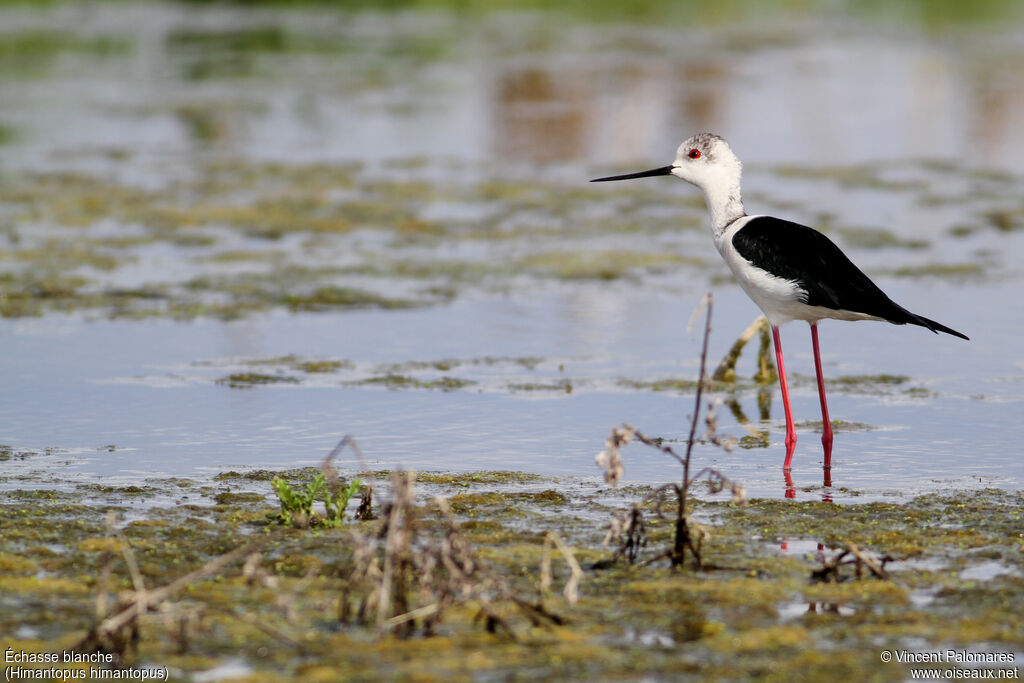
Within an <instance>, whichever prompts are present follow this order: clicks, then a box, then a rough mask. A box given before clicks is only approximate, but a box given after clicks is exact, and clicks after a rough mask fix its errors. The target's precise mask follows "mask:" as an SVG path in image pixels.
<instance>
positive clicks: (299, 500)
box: [270, 472, 363, 527]
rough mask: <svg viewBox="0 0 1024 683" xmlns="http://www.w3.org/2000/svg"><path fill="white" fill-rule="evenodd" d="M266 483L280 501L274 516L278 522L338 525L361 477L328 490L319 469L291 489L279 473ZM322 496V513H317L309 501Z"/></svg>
mask: <svg viewBox="0 0 1024 683" xmlns="http://www.w3.org/2000/svg"><path fill="white" fill-rule="evenodd" d="M270 485H271V486H273V487H274V491H275V492H276V493H277V497H278V499H279V500H280V501H281V512H280V513H279V514H278V517H277V518H278V520H279V521H280V522H281V523H282V524H288V525H291V526H295V527H307V526H312V525H314V524H316V525H320V526H330V527H335V526H341V524H342V523H343V522H344V521H345V510H346V508H347V507H348V502H349V501H350V500H351V499H352V496H354V495H356V494H357V493H359V490H360V489H361V488H362V486H363V482H362V480H361V479H353V480H352V481H351V482H350V483H349V485H348V486H347V487H338V488H337V490H335V491H333V492H332V491H331V490H330V488H329V487H328V486H327V479H326V477H325V476H324V473H323V472H317V474H316V476H315V477H314V478H313V481H312V482H310V483H309V484H306V487H305V490H303V489H302V488H297V489H293V488H292V486H291V484H289V483H288V482H287V481H285V480H284V479H282V478H281V477H274V478H273V480H271V482H270ZM317 500H323V503H324V509H325V512H326V514H325V516H324V517H320V516H319V515H317V513H316V512H314V511H313V504H314V503H315V502H316V501H317Z"/></svg>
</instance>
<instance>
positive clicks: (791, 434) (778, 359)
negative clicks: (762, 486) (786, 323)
mask: <svg viewBox="0 0 1024 683" xmlns="http://www.w3.org/2000/svg"><path fill="white" fill-rule="evenodd" d="M772 341H774V342H775V365H776V366H778V369H779V386H780V387H782V407H783V408H784V409H785V411H786V461H785V462H784V463H782V468H783V469H786V470H788V469H789V466H790V464H791V463H792V462H793V451H794V450H796V427H794V426H793V411H792V409H791V408H790V407H789V385H787V384H786V366H785V365H784V364H783V363H782V342H781V341H780V340H779V326H778V325H772Z"/></svg>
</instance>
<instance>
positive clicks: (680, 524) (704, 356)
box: [672, 292, 712, 567]
mask: <svg viewBox="0 0 1024 683" xmlns="http://www.w3.org/2000/svg"><path fill="white" fill-rule="evenodd" d="M705 296H706V297H707V305H708V310H707V317H706V318H705V322H704V343H703V346H702V348H701V352H700V373H699V374H698V376H697V395H696V397H695V398H694V403H693V417H692V418H691V419H690V437H689V439H687V441H686V455H685V456H684V457H683V480H682V482H681V484H680V486H678V487H676V496H677V497H678V498H679V510H678V511H677V513H676V538H675V547H674V549H673V552H672V566H673V567H678V566H682V564H683V563H684V562H685V561H686V547H687V546H688V545H690V543H689V540H690V534H689V529H688V528H687V526H686V493H687V491H688V489H689V488H690V455H691V454H692V453H693V443H694V439H695V438H696V437H697V422H698V420H699V419H700V407H701V401H702V400H703V398H704V383H705V374H704V373H705V370H706V368H707V362H708V340H709V339H710V337H711V306H712V300H711V292H708V293H707V294H706V295H705Z"/></svg>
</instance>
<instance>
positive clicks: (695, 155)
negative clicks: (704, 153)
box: [689, 149, 700, 159]
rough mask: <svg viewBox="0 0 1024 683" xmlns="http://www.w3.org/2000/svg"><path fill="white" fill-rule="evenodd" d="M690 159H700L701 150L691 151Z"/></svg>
mask: <svg viewBox="0 0 1024 683" xmlns="http://www.w3.org/2000/svg"><path fill="white" fill-rule="evenodd" d="M689 157H690V158H691V159H700V150H699V149H691V150H690V154H689Z"/></svg>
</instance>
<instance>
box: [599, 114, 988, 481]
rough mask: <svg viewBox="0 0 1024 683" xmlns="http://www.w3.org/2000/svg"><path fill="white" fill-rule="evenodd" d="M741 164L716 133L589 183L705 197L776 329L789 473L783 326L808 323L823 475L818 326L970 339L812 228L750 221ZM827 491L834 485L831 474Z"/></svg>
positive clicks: (827, 440)
mask: <svg viewBox="0 0 1024 683" xmlns="http://www.w3.org/2000/svg"><path fill="white" fill-rule="evenodd" d="M741 174H742V164H740V160H739V159H738V158H736V155H735V154H733V151H732V149H731V148H730V147H729V143H727V142H726V141H725V140H723V139H722V138H720V137H719V136H717V135H712V134H710V133H701V134H700V135H694V136H693V137H692V138H690V139H688V140H687V141H686V142H684V143H683V144H681V145H680V146H679V149H678V150H677V151H676V159H675V161H674V162H672V164H670V165H669V166H662V167H661V168H655V169H651V170H650V171H641V172H639V173H627V174H625V175H616V176H609V177H606V178H595V179H594V180H593V181H591V182H604V181H608V180H628V179H630V178H647V177H650V176H660V175H673V176H675V177H677V178H681V179H683V180H685V181H686V182H688V183H691V184H692V185H696V186H697V187H699V188H700V189H701V190H703V191H704V199H705V201H706V202H707V205H708V211H710V213H711V230H712V234H713V237H714V240H715V247H717V248H718V253H719V254H721V255H722V258H723V259H725V262H726V263H727V264H729V268H730V270H732V273H733V275H735V276H736V279H737V280H738V281H739V283H740V286H741V287H742V288H743V291H745V292H746V293H747V296H749V297H750V298H751V299H753V300H754V303H756V304H757V305H758V306H759V307H760V308H761V310H762V311H764V314H765V317H767V318H768V322H769V323H770V324H771V327H772V339H773V341H774V342H775V359H776V362H777V363H778V369H779V385H780V387H781V389H782V405H783V407H784V409H785V411H786V461H785V463H784V464H783V468H784V469H785V470H787V471H788V470H789V469H790V465H791V463H792V460H793V450H794V449H795V448H796V429H795V428H794V426H793V413H792V410H791V409H790V406H789V388H788V387H787V385H786V369H785V366H784V365H783V362H782V344H781V342H780V340H779V326H780V325H782V324H783V323H787V322H789V321H790V320H806V321H807V322H808V323H810V325H811V345H812V346H813V348H814V371H815V373H816V374H817V376H818V397H819V398H820V399H821V418H822V423H823V425H824V429H823V433H822V436H821V443H822V446H824V449H825V469H826V470H830V469H831V467H832V424H831V422H830V421H829V417H828V404H827V403H826V401H825V380H824V378H823V377H822V373H821V355H820V353H819V350H818V321H820V320H823V319H825V318H836V319H838V320H884V321H888V322H890V323H893V324H896V325H905V324H907V323H910V324H911V325H920V326H921V327H927V328H928V329H929V330H931V331H932V332H936V333H938V332H945V333H946V334H951V335H953V336H955V337H960V338H961V339H967V338H968V337H967V336H966V335H964V334H961V333H960V332H957V331H956V330H953V329H950V328H948V327H946V326H945V325H941V324H939V323H937V322H935V321H934V320H929V319H928V318H925V317H922V316H920V315H916V314H914V313H911V312H910V311H908V310H907V309H905V308H903V307H902V306H900V305H899V304H896V303H895V302H893V300H892V299H890V298H889V297H888V296H886V295H885V293H884V292H883V291H882V290H881V289H879V288H878V286H877V285H875V283H874V282H872V281H871V280H870V279H869V278H868V276H867V275H865V274H864V273H863V272H861V270H860V269H859V268H858V267H857V266H855V265H853V263H852V262H851V261H850V259H848V258H847V257H846V255H845V254H844V253H843V252H842V251H840V250H839V247H837V246H836V245H835V243H833V242H832V240H830V239H829V238H827V237H825V236H824V235H822V234H821V233H820V232H818V231H817V230H814V229H813V228H808V227H807V226H804V225H800V224H798V223H791V222H789V221H784V220H781V219H779V218H772V217H771V216H748V215H747V214H746V212H744V210H743V201H742V200H741V199H740V176H741ZM825 481H826V486H827V485H830V483H831V480H830V477H829V476H828V473H827V472H826V479H825Z"/></svg>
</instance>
